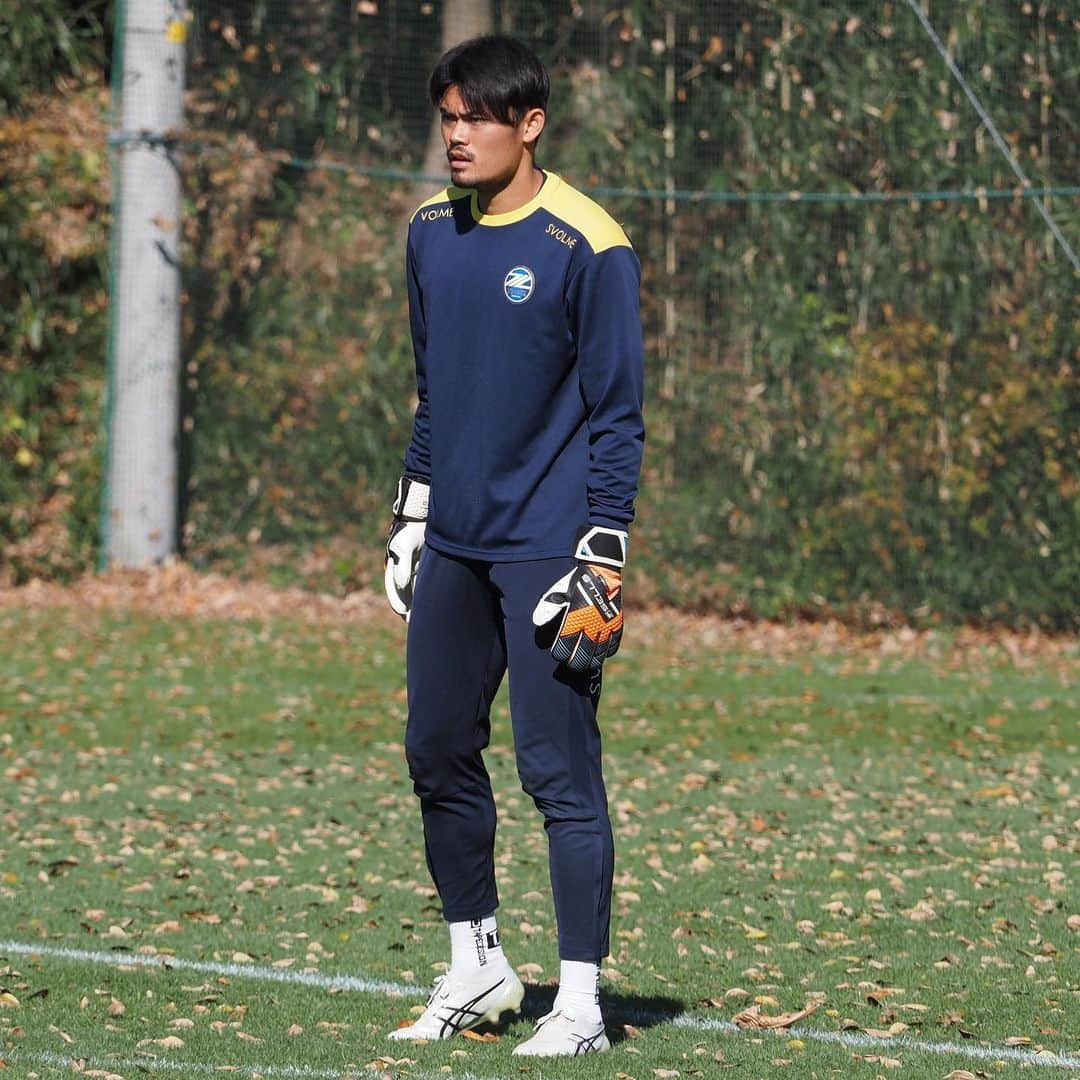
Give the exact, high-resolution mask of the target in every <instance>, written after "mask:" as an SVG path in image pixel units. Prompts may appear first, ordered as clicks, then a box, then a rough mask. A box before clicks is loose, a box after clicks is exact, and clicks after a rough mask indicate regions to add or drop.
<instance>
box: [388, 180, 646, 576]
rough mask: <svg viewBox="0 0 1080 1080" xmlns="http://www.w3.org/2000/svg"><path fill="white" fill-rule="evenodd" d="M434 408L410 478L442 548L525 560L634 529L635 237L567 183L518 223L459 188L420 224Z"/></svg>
mask: <svg viewBox="0 0 1080 1080" xmlns="http://www.w3.org/2000/svg"><path fill="white" fill-rule="evenodd" d="M407 274H408V287H409V316H410V323H411V328H412V338H413V348H414V351H415V354H416V382H417V392H418V397H419V405H418V407H417V411H416V418H415V421H414V425H413V436H412V441H411V442H410V444H409V447H408V450H407V452H406V455H405V472H406V473H407V474H408V475H409V476H413V477H417V478H419V479H422V480H426V481H428V482H429V483H430V485H431V497H430V504H429V508H428V524H427V531H426V542H427V543H428V544H430V545H431V546H432V547H434V548H435V549H437V550H439V551H442V552H444V553H446V554H450V555H461V556H465V557H469V558H480V559H486V560H489V561H495V562H498V561H515V560H524V559H540V558H549V557H555V556H559V555H566V554H569V553H570V552H571V551H572V550H573V543H574V536H575V533H576V532H577V529H578V528H579V527H580V526H581V525H584V524H587V523H588V524H596V525H608V526H615V527H618V528H626V527H627V526H628V524H629V523H630V521H631V520H632V519H633V516H634V499H635V496H636V494H637V483H638V473H639V471H640V468H641V455H642V447H643V443H644V424H643V422H642V415H641V406H642V387H643V380H644V376H643V356H642V340H641V318H640V313H639V306H638V293H639V286H640V267H639V265H638V261H637V257H636V256H635V255H634V252H633V250H632V249H631V247H630V243H629V241H628V240H627V239H626V236H625V234H624V233H623V231H622V229H621V228H620V227H619V226H618V225H617V224H616V223H615V222H614V221H613V220H612V218H611V217H609V216H608V214H607V213H606V212H605V211H604V210H602V209H601V208H600V207H599V206H598V205H597V204H596V203H594V202H593V201H592V200H591V199H589V198H588V197H587V196H585V195H583V194H581V193H580V192H578V191H576V190H575V189H574V188H572V187H571V186H570V185H569V184H567V183H566V182H565V181H563V180H562V179H561V178H560V177H558V176H556V175H555V174H553V173H547V174H546V179H545V182H544V184H543V186H542V187H541V189H540V191H539V192H538V193H537V195H536V196H535V197H534V198H533V199H531V200H530V201H529V202H528V203H526V204H525V205H524V206H522V207H520V208H518V209H517V210H513V211H510V212H508V213H505V214H482V213H481V212H480V209H479V205H478V202H477V197H476V192H475V191H473V190H470V189H463V188H447V189H446V190H444V191H443V192H441V193H440V194H439V195H436V196H435V197H434V198H432V199H429V200H428V201H427V202H425V203H424V204H423V205H422V206H421V207H420V208H419V209H418V210H417V211H416V213H415V214H414V215H413V218H412V221H411V222H410V225H409V240H408V252H407Z"/></svg>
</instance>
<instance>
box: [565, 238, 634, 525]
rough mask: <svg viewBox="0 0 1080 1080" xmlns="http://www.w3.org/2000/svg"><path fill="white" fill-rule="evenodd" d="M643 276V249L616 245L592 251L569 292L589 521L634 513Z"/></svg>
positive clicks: (625, 519)
mask: <svg viewBox="0 0 1080 1080" xmlns="http://www.w3.org/2000/svg"><path fill="white" fill-rule="evenodd" d="M640 283H641V269H640V266H639V265H638V260H637V256H636V255H635V254H634V252H633V250H632V249H631V248H630V247H629V246H627V245H618V246H615V247H610V248H608V249H606V250H605V251H602V252H600V253H599V254H597V255H592V256H590V257H589V258H588V260H587V261H586V262H585V264H584V265H583V266H582V268H581V269H580V270H579V271H578V273H577V274H576V276H575V277H574V278H573V279H572V281H571V284H570V289H569V292H568V297H567V299H568V303H569V311H570V322H571V331H572V333H573V334H574V338H575V341H576V342H577V356H578V371H579V378H580V382H581V391H582V395H583V398H584V401H585V407H586V409H587V410H588V425H589V475H588V498H589V523H590V524H594V525H607V526H612V527H617V528H622V529H625V528H626V526H627V525H628V524H629V523H630V521H632V520H633V517H634V499H635V497H636V496H637V488H638V474H639V472H640V471H641V456H642V451H643V447H644V443H645V425H644V422H643V420H642V415H641V408H642V398H643V394H644V381H645V374H644V355H643V347H642V341H641V314H640V302H639V291H640ZM583 524H584V523H583Z"/></svg>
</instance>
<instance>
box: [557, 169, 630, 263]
mask: <svg viewBox="0 0 1080 1080" xmlns="http://www.w3.org/2000/svg"><path fill="white" fill-rule="evenodd" d="M544 205H545V206H546V207H547V209H548V210H550V211H551V213H553V214H554V215H555V216H556V217H558V218H561V219H562V220H563V221H565V222H566V223H567V225H569V226H570V227H571V228H573V229H576V230H577V231H578V232H579V233H581V235H582V236H584V237H585V239H586V240H587V241H588V243H589V247H591V248H592V249H593V253H594V254H596V255H599V254H600V252H601V251H607V249H608V248H613V247H630V241H629V240H627V238H626V233H624V232H623V231H622V227H621V226H620V225H619V223H618V222H617V221H616V220H615V219H614V218H613V217H612V216H611V215H610V214H609V213H608V212H607V211H606V210H605V209H604V208H603V207H602V206H600V205H599V204H598V203H595V202H593V201H592V199H590V198H589V196H588V195H583V194H582V193H581V192H580V191H578V190H577V189H576V188H572V187H571V186H570V185H569V184H568V183H567V182H566V181H565V180H563V182H562V183H561V184H559V185H558V187H557V188H556V189H555V190H554V191H552V192H551V193H550V195H549V196H548V197H547V198H546V199H545V200H544Z"/></svg>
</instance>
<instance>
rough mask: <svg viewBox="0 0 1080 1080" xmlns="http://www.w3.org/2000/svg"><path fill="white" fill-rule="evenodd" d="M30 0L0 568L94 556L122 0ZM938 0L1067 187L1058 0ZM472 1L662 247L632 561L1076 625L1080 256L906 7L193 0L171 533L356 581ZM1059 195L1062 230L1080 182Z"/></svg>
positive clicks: (556, 150) (7, 116)
mask: <svg viewBox="0 0 1080 1080" xmlns="http://www.w3.org/2000/svg"><path fill="white" fill-rule="evenodd" d="M15 8H16V6H12V9H11V10H6V11H5V13H4V14H2V15H0V40H5V39H6V42H5V43H10V44H11V45H12V46H15V47H14V48H4V49H0V56H3V59H2V60H0V109H2V114H0V154H2V156H0V233H2V235H0V240H2V241H3V242H2V244H0V260H3V263H2V265H3V276H2V278H0V293H2V294H3V295H2V299H3V303H2V305H0V320H2V322H0V387H2V395H0V399H2V406H0V543H2V545H3V548H2V556H0V574H2V575H3V576H4V577H5V578H7V579H8V580H22V579H25V578H26V577H28V576H31V575H35V574H37V575H42V574H44V575H51V576H56V575H67V574H73V573H76V572H78V571H79V570H81V569H83V568H86V567H87V566H89V565H90V564H91V563H92V561H93V559H94V556H95V551H96V548H97V544H98V533H97V529H98V525H97V505H98V490H99V488H98V485H99V483H100V475H101V456H102V443H101V409H102V396H103V372H104V354H105V337H106V326H107V299H106V284H107V276H106V255H105V252H106V238H107V228H108V219H109V210H108V178H109V173H108V168H107V157H106V150H105V135H106V129H107V124H108V121H107V110H106V95H105V86H106V81H107V79H108V74H109V72H108V45H109V42H108V36H109V35H108V31H109V24H110V17H111V10H110V6H109V5H108V4H106V3H105V2H104V0H101V2H98V3H95V2H91V3H86V4H75V3H69V2H61V0H44V2H42V3H39V4H36V5H33V6H32V10H31V8H30V6H29V5H19V6H17V10H15ZM924 10H928V13H929V15H930V18H931V19H932V21H933V22H934V23H935V25H936V26H937V28H938V31H939V33H940V34H941V35H942V38H943V39H944V40H945V41H946V43H947V46H948V48H949V50H950V52H951V54H952V55H953V56H954V57H955V58H956V61H957V63H958V64H959V65H960V67H961V69H962V70H964V71H965V72H966V73H967V75H968V77H969V79H970V80H971V81H972V83H973V85H974V87H975V89H976V91H977V93H978V94H979V95H980V97H981V98H982V100H983V101H984V103H985V104H986V106H987V108H988V110H989V112H990V114H991V115H992V116H993V117H994V118H995V119H996V121H997V123H998V125H999V126H1000V128H1001V130H1002V131H1003V133H1004V135H1005V137H1006V139H1007V140H1008V142H1009V143H1010V145H1011V147H1012V149H1013V152H1014V153H1015V154H1016V155H1017V157H1018V159H1019V160H1020V161H1021V163H1022V165H1023V167H1024V169H1025V170H1026V171H1027V173H1028V175H1029V176H1030V178H1031V180H1032V182H1033V183H1034V184H1035V185H1037V186H1046V187H1066V186H1067V185H1069V184H1070V183H1072V184H1075V182H1076V177H1077V176H1078V175H1080V137H1078V136H1080V132H1078V127H1080V109H1078V108H1077V106H1078V104H1080V33H1078V32H1077V31H1078V29H1080V16H1078V14H1077V12H1076V11H1075V10H1074V8H1073V6H1072V5H1069V4H1066V3H1065V2H1063V0H1046V2H1031V3H1014V2H1011V0H991V2H989V3H985V4H973V3H970V2H962V0H934V2H933V3H931V4H929V5H924ZM455 18H467V19H468V20H470V25H490V26H491V27H492V28H494V29H499V30H506V31H509V32H513V33H517V34H520V35H521V36H523V37H525V38H526V39H528V40H530V41H531V42H533V43H534V44H535V45H536V47H537V49H538V51H539V52H540V53H541V55H542V56H543V58H544V59H545V61H546V62H547V63H548V65H549V67H550V69H551V71H552V75H553V94H552V110H551V111H552V115H551V128H550V137H549V136H547V135H546V136H545V145H544V148H543V149H544V156H543V160H542V164H544V165H545V166H546V167H549V168H553V169H556V170H557V171H559V172H561V173H562V174H563V175H565V176H566V177H567V178H568V179H569V180H571V182H573V183H575V184H577V185H578V186H582V187H586V188H588V187H593V186H595V187H598V188H599V193H598V196H597V197H598V198H599V200H600V201H601V202H603V203H604V204H605V205H606V206H608V208H609V209H611V210H612V212H613V213H614V214H615V216H616V217H618V218H619V220H620V221H622V222H623V223H624V225H625V227H626V228H627V231H628V233H629V234H630V236H631V239H632V241H633V243H634V245H635V248H636V249H637V251H638V253H639V255H640V256H641V259H642V263H643V268H644V296H643V299H644V315H645V329H646V340H647V349H648V357H649V371H648V374H649V400H648V415H647V420H648V425H649V444H648V449H647V455H646V469H645V476H644V478H643V489H642V497H641V501H640V506H639V521H638V523H637V525H636V526H635V529H634V532H633V556H632V560H631V562H632V566H633V569H634V574H633V576H632V580H631V591H632V593H633V594H635V595H637V596H639V597H645V598H647V599H652V600H665V601H671V602H675V603H679V604H682V605H689V606H692V607H696V608H710V609H719V610H733V611H751V612H753V613H756V614H765V615H775V614H793V613H808V612H809V613H824V612H832V613H836V612H839V613H842V614H847V615H849V616H850V617H854V618H878V617H883V616H885V615H886V614H892V613H901V614H904V615H906V616H908V617H911V618H923V619H925V618H935V617H944V618H950V619H964V618H970V619H976V620H980V621H1010V622H1023V621H1035V622H1039V623H1042V624H1045V625H1052V626H1057V627H1065V626H1073V627H1075V626H1076V625H1077V624H1078V623H1077V620H1078V611H1080V606H1078V603H1077V601H1078V600H1080V465H1078V458H1080V434H1078V431H1080V425H1078V423H1077V421H1078V418H1080V383H1078V380H1077V362H1078V359H1080V357H1078V347H1080V329H1078V322H1077V318H1076V307H1075V294H1076V277H1075V276H1074V274H1073V272H1072V270H1071V268H1070V267H1069V265H1068V262H1067V260H1066V259H1065V258H1063V256H1062V253H1061V252H1060V250H1058V249H1056V248H1055V246H1054V244H1053V242H1052V240H1051V239H1050V237H1049V234H1048V232H1047V230H1046V228H1045V226H1044V225H1043V223H1042V222H1041V220H1040V219H1039V217H1038V215H1037V213H1036V211H1035V208H1034V206H1033V205H1032V204H1031V202H1030V200H1023V199H1019V198H1016V199H1012V198H1010V199H998V198H988V197H984V198H975V199H972V198H967V199H959V198H956V197H954V196H955V194H956V193H968V194H970V193H971V192H973V191H976V190H977V189H979V188H985V189H988V190H990V191H993V190H995V189H1002V188H1006V189H1007V188H1011V187H1013V186H1015V177H1014V176H1013V174H1012V173H1011V171H1010V169H1009V167H1008V165H1007V164H1006V162H1005V161H1004V159H1003V158H1002V157H1001V155H1000V154H999V153H998V151H997V150H996V148H995V147H994V146H993V145H992V142H991V140H990V137H989V135H988V134H987V132H986V131H985V129H984V128H983V127H982V125H981V123H980V122H979V121H978V119H977V117H976V116H975V114H974V112H973V110H972V109H971V107H970V105H969V103H968V102H967V100H966V99H965V98H964V96H963V94H962V92H961V90H960V88H959V87H958V86H957V85H956V84H955V82H953V81H952V80H951V79H950V77H949V75H948V73H947V71H946V69H945V65H944V63H943V62H942V60H941V58H940V57H939V56H938V55H937V54H936V52H935V51H934V50H933V47H932V46H931V44H930V42H929V41H928V39H927V37H926V35H925V34H924V32H923V30H922V28H921V27H920V25H919V23H918V21H917V20H916V18H915V16H914V14H913V12H912V11H911V10H910V8H909V7H908V6H907V4H904V3H891V4H890V3H885V4H877V3H875V4H869V3H849V4H844V5H838V4H830V3H824V4H823V3H819V2H812V0H791V2H789V3H786V4H778V3H768V2H765V0H722V2H720V3H715V2H710V3H706V2H704V0H681V2H676V3H665V4H660V3H659V2H635V3H630V4H615V3H610V2H608V0H580V2H565V3H564V2H561V0H558V2H543V3H541V2H539V0H533V2H527V3H499V2H493V3H492V2H490V0H444V2H442V3H437V2H431V3H422V2H410V3H405V2H397V0H359V2H357V0H348V2H345V0H340V2H338V0H217V2H210V0H202V2H200V3H197V4H195V5H194V9H193V12H192V22H191V26H190V30H191V33H190V39H189V59H190V69H189V76H188V85H189V90H188V101H187V114H188V117H189V125H190V126H189V130H188V132H187V133H186V135H185V147H184V152H183V162H184V165H183V168H184V175H185V191H186V204H185V240H186V244H185V282H186V293H185V309H184V310H185V318H184V335H185V342H184V355H185V364H186V371H185V388H186V389H185V400H184V404H183V413H184V415H183V424H182V431H183V447H182V450H183V462H184V470H185V485H184V494H183V502H184V506H183V511H184V513H183V521H184V526H183V530H184V531H183V536H182V541H183V547H184V551H185V553H186V555H187V557H188V558H189V559H191V560H193V561H195V562H196V563H198V564H214V565H217V564H221V563H226V564H228V565H231V566H236V567H243V568H246V569H250V570H251V571H253V572H260V573H271V574H272V575H278V576H293V577H294V576H296V575H299V576H301V577H303V578H305V579H306V580H308V581H310V582H311V583H314V584H318V585H320V586H322V587H330V588H336V589H341V588H347V587H351V586H352V585H354V584H356V583H357V582H358V581H361V582H367V581H370V580H373V578H374V577H375V575H376V574H377V568H378V564H379V560H380V540H381V536H382V533H383V530H384V528H385V521H386V507H387V504H388V500H389V493H390V491H391V490H392V485H393V480H394V478H395V476H396V474H397V471H398V469H399V467H400V466H399V460H400V455H401V452H402V450H403V448H404V445H405V442H406V440H407V438H408V432H409V426H410V423H411V408H410V407H411V398H412V394H413V387H412V369H411V353H410V347H409V342H408V337H407V323H406V319H405V297H404V290H403V287H402V280H401V270H400V263H401V256H400V250H401V240H402V235H403V227H404V222H405V221H407V218H408V215H409V213H410V211H411V209H412V208H413V207H414V206H415V205H416V203H417V202H418V201H419V200H420V198H421V197H422V196H423V193H424V191H425V190H426V189H425V186H424V184H423V183H421V182H420V181H418V180H415V179H413V180H410V179H402V178H401V174H403V173H405V174H408V173H410V172H416V171H418V170H420V168H421V166H422V162H423V160H424V151H425V146H426V144H427V141H428V136H429V129H430V123H431V114H430V108H429V106H428V103H427V101H426V97H425V85H426V76H427V72H428V70H429V69H430V66H431V64H432V63H433V61H434V60H435V58H436V57H437V55H438V53H439V51H440V49H441V48H442V46H443V44H444V42H445V41H448V40H454V37H455V35H454V23H453V22H452V20H453V19H455ZM430 186H431V185H428V186H427V188H428V189H429V188H430ZM628 190H637V191H639V192H642V193H643V194H642V193H639V194H636V195H635V194H626V193H624V192H627V191H628ZM1073 190H1075V189H1073ZM665 192H670V193H674V194H673V195H671V196H670V197H668V198H664V197H658V196H663V195H664V193H665ZM695 192H697V193H700V192H712V193H716V192H729V193H738V194H739V195H740V196H741V198H740V199H739V200H734V201H732V200H727V199H716V198H710V197H705V196H701V195H700V194H699V195H696V196H694V195H692V194H689V193H695ZM792 192H801V193H832V194H834V195H838V196H843V197H844V199H843V200H840V201H830V202H820V201H815V200H812V199H810V198H806V197H804V198H801V199H799V198H791V197H789V193H792ZM906 192H928V193H938V197H932V196H931V195H926V196H919V197H916V198H895V196H896V194H897V193H906ZM872 199H883V200H885V201H877V202H875V201H869V200H872ZM1050 205H1051V212H1052V213H1053V215H1054V217H1055V220H1056V221H1057V223H1058V224H1059V225H1060V226H1061V228H1062V230H1063V231H1064V233H1065V234H1066V235H1067V236H1068V237H1070V238H1071V239H1072V242H1073V243H1074V245H1075V244H1076V243H1077V241H1078V239H1080V200H1078V198H1077V196H1076V195H1075V194H1073V195H1071V196H1062V197H1058V198H1056V199H1054V200H1053V201H1052V202H1051V204H1050Z"/></svg>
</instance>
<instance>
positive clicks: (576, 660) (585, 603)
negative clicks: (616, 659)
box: [533, 525, 627, 672]
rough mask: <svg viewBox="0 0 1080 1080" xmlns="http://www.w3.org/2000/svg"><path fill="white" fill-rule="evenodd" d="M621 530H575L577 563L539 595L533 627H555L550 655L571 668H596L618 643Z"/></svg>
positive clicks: (623, 542) (596, 527) (624, 538)
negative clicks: (577, 536) (577, 533)
mask: <svg viewBox="0 0 1080 1080" xmlns="http://www.w3.org/2000/svg"><path fill="white" fill-rule="evenodd" d="M626 541H627V536H626V533H625V532H622V531H620V530H618V529H607V528H604V527H603V526H600V525H592V526H587V527H586V528H584V529H582V531H581V533H580V534H579V538H578V542H577V545H576V548H575V551H574V555H575V557H576V558H577V559H578V565H577V567H575V568H574V569H573V570H571V571H570V573H568V574H566V575H564V576H563V577H561V578H559V580H558V581H556V582H555V584H554V585H552V586H551V588H550V589H548V590H547V591H546V592H545V593H544V595H543V596H542V597H541V598H540V602H539V603H538V604H537V605H536V608H535V610H534V611H533V625H534V626H538V627H548V628H549V629H554V631H555V637H554V641H553V642H552V644H551V655H552V656H554V657H555V659H556V660H558V661H559V662H560V663H562V664H565V665H566V667H567V668H569V669H570V670H571V671H574V672H597V671H599V670H600V668H601V667H602V666H603V663H604V661H605V660H606V659H607V658H608V657H609V656H614V655H615V653H617V652H618V651H619V644H620V642H621V641H622V632H623V612H622V567H623V564H624V563H625V561H626Z"/></svg>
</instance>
